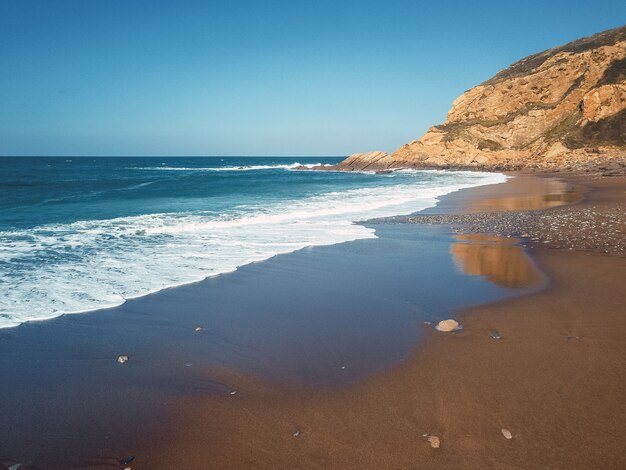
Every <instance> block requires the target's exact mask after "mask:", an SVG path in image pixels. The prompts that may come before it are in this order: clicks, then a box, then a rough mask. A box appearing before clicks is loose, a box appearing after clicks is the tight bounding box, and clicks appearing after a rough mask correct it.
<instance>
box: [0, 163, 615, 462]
mask: <svg viewBox="0 0 626 470" xmlns="http://www.w3.org/2000/svg"><path fill="white" fill-rule="evenodd" d="M559 178H560V179H559V180H545V179H541V178H538V177H536V176H532V175H522V176H519V177H517V178H515V179H512V180H510V181H509V182H507V183H504V184H501V185H494V186H486V187H480V188H474V189H471V190H465V191H461V192H459V193H455V194H453V195H450V196H448V197H446V198H444V200H443V201H442V202H441V204H440V205H439V206H438V207H437V208H434V209H431V210H428V211H426V212H427V214H426V217H430V216H439V215H438V214H441V213H443V214H444V215H445V217H452V214H454V213H466V214H468V213H469V214H477V213H478V212H480V211H487V212H490V213H493V212H496V211H501V212H498V213H500V214H501V215H500V216H498V217H495V216H494V217H492V219H490V220H492V221H493V224H492V227H493V228H494V230H493V231H492V232H489V231H488V230H487V231H483V230H481V232H482V233H481V234H478V235H476V234H473V231H475V230H474V228H475V227H473V226H472V223H476V222H475V220H474V221H473V222H472V221H469V222H471V223H468V221H467V220H465V221H462V220H461V221H459V220H452V219H450V220H439V222H449V223H452V224H453V225H443V226H442V225H434V226H429V225H423V224H420V225H416V224H412V223H407V222H411V220H410V218H405V219H404V220H402V222H403V223H394V224H379V225H376V228H377V232H378V233H379V236H380V237H381V238H379V239H377V240H361V241H357V242H352V243H347V244H343V245H336V246H332V247H320V248H315V249H312V250H302V251H301V252H297V253H293V254H289V255H284V256H279V257H276V258H274V259H272V260H269V261H266V262H262V263H256V264H254V265H250V266H248V267H245V268H243V269H241V270H239V271H238V272H236V273H231V274H228V275H225V276H218V277H217V278H212V279H208V280H206V281H203V282H201V283H196V284H192V285H188V286H182V287H180V288H174V289H168V290H166V291H162V292H160V293H157V294H154V295H151V296H147V297H144V298H141V299H136V300H133V301H129V302H127V303H126V304H125V305H123V306H121V307H118V308H115V309H109V310H103V311H100V312H96V313H93V314H85V315H73V316H65V317H62V318H59V319H55V320H51V321H48V322H39V323H34V324H27V325H23V326H21V327H19V328H14V329H10V330H4V331H0V349H1V352H2V356H1V357H2V361H0V368H1V370H0V372H2V376H3V379H5V380H4V382H3V383H4V385H3V386H2V389H1V390H0V391H1V392H2V394H3V397H4V399H3V401H2V402H1V403H0V407H1V409H0V411H1V412H2V415H3V421H4V426H3V427H2V428H0V462H5V464H6V465H7V466H8V464H10V463H14V462H27V463H31V464H32V465H31V466H30V467H22V468H23V469H26V468H47V469H57V468H64V469H69V468H120V467H121V468H123V467H124V466H125V465H126V464H125V463H124V460H125V459H128V458H129V457H130V456H133V457H134V459H133V461H132V462H130V463H128V466H131V467H132V468H133V469H174V468H185V469H207V468H355V469H356V468H377V469H379V468H455V469H456V468H507V469H509V468H520V469H527V468H567V469H569V468H607V469H612V468H624V467H625V466H626V454H625V453H624V452H623V450H622V448H623V442H624V439H625V438H626V426H625V424H624V423H626V405H625V404H624V402H623V393H624V390H625V389H626V387H625V386H626V372H625V371H624V367H623V366H624V363H625V360H626V344H625V343H624V341H623V338H624V336H625V334H626V315H625V308H624V301H625V300H626V297H625V294H624V290H623V285H624V281H625V280H626V258H624V257H623V256H621V255H620V254H619V252H617V253H616V254H611V253H612V252H611V253H608V254H607V253H606V251H607V250H606V249H604V248H605V245H602V244H601V243H595V244H593V246H587V245H589V244H586V242H585V243H581V244H573V246H566V245H565V243H562V242H561V241H558V240H557V237H554V234H552V232H550V231H549V230H548V228H549V226H550V224H549V223H546V224H543V225H542V226H541V227H538V228H537V229H536V233H533V236H532V237H526V238H524V239H523V240H522V241H521V242H519V243H518V242H517V241H516V240H515V239H513V238H509V237H507V235H516V234H517V231H519V230H520V227H519V224H520V223H523V222H524V219H519V220H518V219H517V218H515V217H516V216H515V215H514V214H516V212H510V211H511V210H517V211H525V210H528V209H533V210H540V211H545V213H546V214H550V213H551V211H554V217H555V218H559V217H560V218H561V219H562V218H563V217H565V218H567V217H571V218H572V219H576V218H577V217H580V215H581V214H582V212H581V211H589V210H590V208H593V211H594V212H595V213H596V215H593V214H592V215H593V216H592V217H591V219H593V220H594V221H598V222H597V224H596V225H593V226H591V228H589V234H588V236H586V237H587V238H586V239H585V240H589V239H593V240H595V239H600V238H602V231H603V230H604V227H606V225H605V226H602V225H601V224H602V221H604V219H603V214H604V213H605V212H607V211H608V212H611V213H613V212H612V211H615V210H616V208H617V210H621V213H622V214H623V213H624V210H623V209H624V203H625V200H626V198H625V197H624V196H625V192H624V191H625V190H626V183H625V180H624V179H623V178H621V177H616V178H593V177H589V176H571V175H570V176H566V177H563V176H559ZM546 187H549V189H548V190H546V189H545V188H546ZM541 188H543V189H541ZM583 193H585V199H584V200H583V201H582V202H578V203H576V204H574V205H562V204H564V203H570V202H576V201H578V200H579V199H580V195H582V194H583ZM559 195H560V196H559ZM555 201H556V202H555ZM563 211H565V212H563ZM542 213H543V212H542ZM545 217H551V216H550V215H548V216H545ZM561 219H558V220H561ZM546 220H548V219H546ZM550 220H551V219H550ZM555 220H556V219H555ZM611 220H612V222H611V224H612V225H611V227H612V229H611V234H612V235H611V236H612V237H614V239H617V240H618V241H620V237H621V235H620V234H623V232H620V229H621V230H623V229H622V228H621V226H620V225H619V221H616V219H615V218H612V219H611ZM503 221H506V223H505V222H503ZM397 222H398V221H397ZM605 223H606V222H605ZM588 225H589V224H588ZM622 226H623V224H622ZM480 228H481V229H483V228H489V226H486V225H483V226H481V227H480ZM543 228H545V230H543ZM496 229H497V230H496ZM505 229H507V230H509V231H510V232H511V233H506V230H505ZM522 229H523V227H522ZM495 232H498V234H497V235H494V233H495ZM560 232H562V237H561V238H562V239H566V238H568V237H569V238H570V239H574V238H576V235H577V233H578V232H579V230H578V229H577V227H576V226H575V225H571V224H566V223H562V229H561V231H560ZM548 233H549V234H551V235H549V236H550V237H552V238H551V240H552V241H551V242H550V243H543V241H545V240H542V239H541V237H542V236H544V235H545V236H548V235H546V234H548ZM590 237H591V238H590ZM594 237H595V238H594ZM533 238H535V240H533ZM555 240H556V241H555ZM621 241H622V242H623V240H621ZM553 242H554V243H553ZM613 245H615V243H613ZM557 247H558V248H557ZM569 248H573V249H572V250H570V249H569ZM529 253H530V254H531V257H529ZM468 306H473V307H471V308H468ZM448 317H453V318H455V319H457V320H458V321H459V322H460V323H461V324H462V325H463V329H461V330H459V331H456V332H454V333H440V332H437V331H436V330H435V329H434V325H433V323H435V322H436V321H438V320H441V319H444V318H448ZM196 328H200V329H199V330H198V331H196ZM121 354H127V355H128V356H129V362H128V363H126V364H118V363H117V362H116V359H117V356H118V355H121ZM509 433H510V434H509ZM505 435H506V436H509V437H511V439H507V437H505ZM435 437H436V438H437V439H435ZM434 442H438V444H439V447H438V448H434V447H433V445H434V444H433V443H434ZM0 468H1V467H0Z"/></svg>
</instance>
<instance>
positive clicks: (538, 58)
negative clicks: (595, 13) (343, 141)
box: [336, 26, 626, 171]
mask: <svg viewBox="0 0 626 470" xmlns="http://www.w3.org/2000/svg"><path fill="white" fill-rule="evenodd" d="M625 156H626V26H623V27H620V28H617V29H613V30H610V31H605V32H603V33H599V34H596V35H594V36H591V37H588V38H583V39H579V40H577V41H574V42H571V43H569V44H566V45H564V46H560V47H556V48H554V49H550V50H547V51H545V52H541V53H539V54H535V55H532V56H529V57H526V58H524V59H522V60H520V61H518V62H516V63H514V64H513V65H511V66H510V67H509V68H507V69H506V70H502V71H501V72H499V73H498V74H496V75H495V76H494V77H493V78H491V79H490V80H487V81H486V82H484V83H481V84H480V85H478V86H476V87H474V88H472V89H470V90H468V91H466V92H465V93H464V94H463V95H461V96H460V97H459V98H457V99H456V100H455V101H454V103H453V106H452V109H451V110H450V111H449V112H448V116H447V119H446V121H445V122H444V123H443V124H441V125H438V126H434V127H431V128H430V129H429V130H428V131H427V132H426V134H424V135H423V136H422V137H421V138H420V139H419V140H414V141H413V142H411V143H408V144H406V145H404V146H402V147H401V148H399V149H398V150H396V151H395V152H394V153H393V154H391V155H388V154H387V153H384V152H370V153H366V154H354V155H351V156H350V157H349V158H347V159H346V160H344V161H343V162H341V163H340V164H339V165H338V166H337V167H336V168H338V169H341V170H346V171H354V170H357V171H358V170H378V171H380V170H385V169H390V168H398V167H440V168H441V167H444V168H445V167H470V168H476V167H478V168H486V169H517V168H546V169H556V168H559V169H562V168H571V169H583V168H588V167H591V166H595V167H598V166H599V167H601V168H602V167H604V169H605V170H609V171H611V170H617V171H619V170H620V168H623V167H626V159H625V158H624V157H625Z"/></svg>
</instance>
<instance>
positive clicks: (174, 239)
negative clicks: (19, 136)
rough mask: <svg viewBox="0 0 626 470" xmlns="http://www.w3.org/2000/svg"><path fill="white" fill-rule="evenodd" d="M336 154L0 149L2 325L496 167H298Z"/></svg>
mask: <svg viewBox="0 0 626 470" xmlns="http://www.w3.org/2000/svg"><path fill="white" fill-rule="evenodd" d="M339 160H340V158H302V157H297V158H296V157H294V158H288V157H280V158H265V157H263V158H262V157H237V158H234V157H229V158H226V157H224V158H220V157H128V158H126V157H111V158H105V157H97V158H94V157H73V158H65V157H24V158H17V157H3V158H0V328H2V327H11V326H16V325H19V324H20V323H23V322H26V321H32V320H42V319H47V318H53V317H56V316H59V315H62V314H66V313H78V312H85V311H90V310H95V309H99V308H105V307H112V306H116V305H120V304H122V303H123V302H124V301H125V300H126V299H129V298H133V297H138V296H142V295H146V294H149V293H151V292H155V291H158V290H161V289H164V288H167V287H173V286H177V285H181V284H186V283H190V282H194V281H199V280H202V279H204V278H206V277H208V276H213V275H217V274H220V273H225V272H229V271H233V270H235V269H236V268H237V267H238V266H242V265H245V264H248V263H251V262H255V261H261V260H265V259H268V258H270V257H272V256H275V255H277V254H281V253H288V252H292V251H295V250H298V249H301V248H304V247H308V246H316V245H330V244H335V243H341V242H347V241H351V240H357V239H363V238H374V237H375V236H376V235H375V233H374V230H373V229H371V228H368V227H365V226H363V225H360V224H357V223H355V222H358V221H363V220H367V219H369V218H373V217H382V216H390V215H399V214H408V213H412V212H416V211H419V210H422V209H425V208H427V207H431V206H433V205H435V204H436V202H437V198H438V197H440V196H442V195H445V194H447V193H450V192H453V191H456V190H459V189H462V188H467V187H471V186H479V185H484V184H491V183H498V182H502V181H504V180H505V178H506V177H505V176H504V175H501V174H494V173H479V172H468V171H462V172H452V171H434V170H433V171H417V170H398V171H395V172H392V173H389V174H373V173H339V172H319V171H299V170H295V168H296V167H297V166H299V165H309V166H312V165H316V164H324V165H331V164H333V163H336V162H338V161H339Z"/></svg>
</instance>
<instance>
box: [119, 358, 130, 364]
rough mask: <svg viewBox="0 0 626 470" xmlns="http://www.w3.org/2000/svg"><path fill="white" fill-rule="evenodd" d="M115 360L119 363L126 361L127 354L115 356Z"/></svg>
mask: <svg viewBox="0 0 626 470" xmlns="http://www.w3.org/2000/svg"><path fill="white" fill-rule="evenodd" d="M117 362H119V363H120V364H124V363H125V362H128V356H120V357H118V358H117Z"/></svg>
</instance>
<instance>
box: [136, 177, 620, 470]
mask: <svg viewBox="0 0 626 470" xmlns="http://www.w3.org/2000/svg"><path fill="white" fill-rule="evenodd" d="M531 179H532V177H528V179H526V178H520V179H519V180H518V181H517V182H516V183H514V184H509V188H510V190H507V188H506V186H507V185H499V186H498V187H495V188H494V187H492V188H477V189H474V190H471V191H465V192H461V193H458V194H456V195H455V196H453V198H454V199H456V201H454V200H451V199H453V198H449V199H448V200H447V205H444V207H447V209H448V210H449V209H450V208H451V206H452V205H454V204H459V203H460V204H461V207H460V209H461V211H462V210H463V209H464V208H465V209H466V211H468V212H476V207H480V208H481V209H482V210H489V211H492V210H526V209H528V208H529V207H528V205H526V204H525V203H524V201H526V202H529V201H530V205H531V207H530V208H532V209H545V206H542V204H540V203H539V202H540V201H541V200H544V201H546V203H547V204H548V205H550V204H551V201H554V200H555V198H554V197H547V198H546V197H545V194H544V195H543V196H542V195H541V194H538V193H535V194H534V196H533V195H532V194H531V195H529V194H525V195H524V191H523V188H524V186H526V188H529V189H530V190H531V191H532V190H534V188H533V187H532V185H527V184H526V183H527V182H528V181H529V180H531ZM568 181H569V182H570V183H572V185H573V186H575V187H576V188H577V191H581V192H582V191H588V192H587V198H586V199H585V201H583V202H582V203H579V204H578V205H577V206H576V207H575V210H585V209H587V208H589V207H593V208H594V210H596V211H597V212H598V214H602V212H603V210H605V209H608V208H613V207H614V206H616V205H618V206H620V207H621V208H622V213H623V208H624V202H625V198H624V195H625V193H624V190H625V189H626V185H625V184H624V180H623V179H620V180H618V179H607V178H603V179H589V178H583V177H570V178H568ZM520 183H523V184H520ZM568 187H572V186H568ZM566 192H567V194H571V192H570V191H569V190H568V191H566ZM468 193H469V194H468ZM499 195H502V196H503V199H499ZM564 199H565V201H564V202H571V201H572V200H574V201H576V200H578V199H579V198H578V197H575V198H571V197H569V196H568V195H566V196H565V197H564ZM503 200H504V202H503ZM490 201H496V202H497V203H496V204H490V203H489V202H490ZM538 201H539V202H538ZM553 205H554V206H560V204H553ZM439 209H441V207H440V208H439ZM568 210H569V209H568ZM436 211H437V209H433V210H431V211H429V212H436ZM600 216H601V215H600ZM573 229H574V230H575V227H574V228H573ZM563 231H567V227H564V228H563ZM569 236H570V237H572V238H574V235H573V234H569ZM599 236H601V234H599ZM466 237H467V236H466ZM494 242H497V240H494V239H493V238H491V239H490V238H487V240H485V239H484V238H482V239H480V243H481V244H482V245H483V246H484V244H485V243H487V244H490V243H494ZM454 246H463V245H453V248H452V250H451V251H452V254H453V255H455V254H456V253H457V251H458V248H454ZM504 246H509V247H511V245H510V244H506V243H505V244H504ZM516 248H518V249H519V247H516ZM488 250H489V249H487V251H488ZM483 251H484V250H483ZM598 251H602V250H586V251H582V250H573V251H570V250H569V249H568V250H567V251H565V250H563V249H550V248H547V247H545V246H544V245H543V244H542V243H541V240H539V241H538V242H537V243H535V244H534V245H532V252H533V259H534V260H535V261H536V263H537V265H538V266H539V268H540V269H541V271H543V272H544V273H545V274H546V275H547V276H548V278H549V279H550V285H549V287H548V288H547V289H545V290H543V291H542V292H540V293H536V294H532V295H527V296H524V297H521V298H516V299H512V300H506V301H503V302H499V303H494V304H490V305H483V306H479V307H475V308H471V309H466V310H464V311H463V312H462V313H461V314H460V315H459V317H458V318H459V321H460V322H461V324H462V325H463V330H461V331H460V332H457V333H453V334H449V333H448V334H445V333H438V332H436V331H434V330H433V329H432V328H430V327H429V326H426V325H425V326H423V327H422V330H423V332H424V335H425V338H424V339H423V340H422V341H421V342H420V343H419V345H418V347H417V348H416V349H415V351H413V353H412V354H411V356H410V357H408V358H407V359H406V360H404V361H402V362H401V363H400V364H398V365H397V366H395V367H393V368H391V369H390V370H387V371H385V372H382V373H378V374H376V375H374V376H372V377H369V378H366V379H365V380H363V381H361V382H359V383H357V384H355V385H353V386H349V387H346V388H343V389H341V390H338V391H337V390H335V391H331V392H326V391H310V390H307V389H305V388H301V387H280V386H276V385H274V384H270V383H267V382H266V381H263V380H261V379H258V378H256V379H255V378H252V377H250V376H247V375H239V374H234V373H233V372H232V371H230V372H228V371H212V372H211V374H210V375H212V376H215V374H218V375H219V374H224V375H223V376H224V377H227V378H228V379H227V380H228V381H229V382H230V383H233V384H237V385H236V388H237V389H238V393H237V394H236V395H235V396H229V397H202V396H199V397H196V398H194V399H191V400H184V401H180V402H177V403H175V404H173V406H172V410H171V412H172V414H171V417H172V419H173V423H174V424H173V426H172V430H173V432H172V433H170V434H169V435H167V436H166V438H165V439H164V440H162V441H160V442H159V445H158V446H157V447H154V448H151V449H150V451H147V452H146V455H150V457H151V458H150V459H149V460H147V461H146V462H147V463H148V466H149V467H152V466H163V468H174V466H175V465H177V464H180V463H182V462H184V465H185V466H187V467H188V468H198V469H199V468H351V469H352V468H354V469H357V468H372V469H375V468H378V469H379V468H418V469H419V468H450V469H459V468H468V469H469V468H476V469H484V468H503V469H504V468H506V469H513V468H519V469H529V468H562V469H572V468H581V469H583V468H584V469H588V468H595V469H617V468H625V467H626V453H624V451H623V442H624V438H625V437H626V426H625V423H626V403H624V400H623V395H624V390H626V372H625V370H624V364H625V363H626V345H625V342H624V336H625V334H626V310H625V307H624V305H625V303H624V302H625V300H626V297H625V293H624V290H623V286H624V282H625V281H626V259H625V258H623V257H620V256H608V255H606V254H600V253H598ZM483 255H484V253H483ZM490 257H493V255H492V254H487V258H490ZM466 258H467V257H466ZM469 258H471V259H470V261H468V264H470V265H471V264H472V261H475V260H477V259H483V260H484V259H485V258H484V256H480V254H474V255H471V256H470V257H469ZM508 258H510V255H509V256H505V258H504V259H500V260H498V261H500V262H505V263H506V260H507V259H508ZM483 263H484V261H483ZM479 264H480V263H479ZM486 264H487V265H492V264H491V263H489V262H487V263H486ZM469 269H471V268H469ZM473 269H474V271H475V272H476V273H478V272H481V268H480V267H478V268H477V267H476V262H474V268H473ZM529 269H530V271H529ZM517 272H520V271H519V270H518V271H517ZM521 272H522V273H523V276H527V277H528V276H529V277H530V278H531V279H532V282H535V281H536V278H535V276H536V274H535V272H534V270H532V268H525V269H522V270H521ZM482 274H483V275H485V276H490V275H491V274H492V273H490V271H489V268H488V269H487V271H486V272H485V270H484V269H483V270H482ZM496 276H497V275H496ZM496 280H497V279H496ZM505 282H510V280H507V279H506V276H505ZM494 336H495V338H497V339H494ZM505 435H506V436H507V437H511V438H510V439H508V438H507V437H505ZM431 436H436V437H437V439H436V441H437V442H438V445H439V447H438V448H433V446H432V444H431V441H433V440H435V439H432V438H430V437H431ZM429 438H430V439H429Z"/></svg>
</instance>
